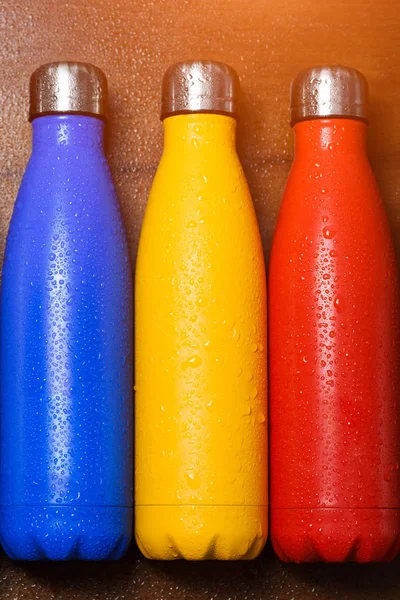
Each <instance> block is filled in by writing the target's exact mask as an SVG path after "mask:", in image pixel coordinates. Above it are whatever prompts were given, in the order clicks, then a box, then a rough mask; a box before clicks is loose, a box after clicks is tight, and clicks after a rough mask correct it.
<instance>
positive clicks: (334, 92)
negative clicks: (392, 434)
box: [290, 65, 368, 126]
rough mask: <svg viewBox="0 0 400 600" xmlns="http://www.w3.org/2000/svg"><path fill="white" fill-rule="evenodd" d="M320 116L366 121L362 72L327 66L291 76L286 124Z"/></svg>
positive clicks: (366, 94)
mask: <svg viewBox="0 0 400 600" xmlns="http://www.w3.org/2000/svg"><path fill="white" fill-rule="evenodd" d="M323 117H348V118H351V119H361V120H363V121H366V120H368V83H367V80H366V78H365V77H364V75H363V74H362V73H360V72H359V71H357V70H356V69H352V68H350V67H342V66H340V65H334V66H329V65H327V66H320V67H312V68H311V69H306V70H305V71H301V72H300V73H299V74H298V75H297V76H296V77H295V79H294V80H293V82H292V85H291V89H290V124H291V125H292V126H293V125H295V124H296V123H298V122H299V121H306V120H309V119H318V118H323Z"/></svg>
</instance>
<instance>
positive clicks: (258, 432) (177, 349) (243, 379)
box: [135, 61, 268, 560]
mask: <svg viewBox="0 0 400 600" xmlns="http://www.w3.org/2000/svg"><path fill="white" fill-rule="evenodd" d="M238 85H239V83H238V79H237V75H236V73H235V72H234V71H233V70H232V69H231V68H230V67H227V66H226V65H224V64H221V63H214V62H203V61H201V62H200V61H197V62H190V63H180V64H177V65H174V66H173V67H170V69H169V70H168V71H167V73H166V75H165V77H164V82H163V109H162V118H163V119H164V134H165V148H164V153H163V156H162V159H161V162H160V165H159V168H158V171H157V174H156V177H155V180H154V183H153V187H152V190H151V193H150V198H149V202H148V206H147V209H146V215H145V219H144V224H143V229H142V233H141V237H140V244H139V252H138V260H137V270H136V459H135V461H136V464H135V469H136V540H137V543H138V545H139V548H140V549H141V551H142V552H143V554H144V555H145V556H147V557H148V558H153V559H162V560H166V559H176V558H185V559H190V560H203V559H225V560H233V559H251V558H255V557H256V556H257V555H258V554H259V553H260V551H261V549H262V548H263V546H264V544H265V540H266V537H267V519H268V514H267V497H268V490H267V375H266V372H267V357H266V346H267V339H266V284H265V271H264V260H263V252H262V247H261V241H260V235H259V231H258V226H257V221H256V216H255V212H254V208H253V205H252V201H251V197H250V193H249V190H248V187H247V183H246V180H245V177H244V174H243V171H242V168H241V165H240V162H239V159H238V156H237V153H236V148H235V131H236V121H235V118H234V114H235V112H236V101H237V91H238Z"/></svg>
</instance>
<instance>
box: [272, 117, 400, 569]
mask: <svg viewBox="0 0 400 600" xmlns="http://www.w3.org/2000/svg"><path fill="white" fill-rule="evenodd" d="M294 129H295V136H296V146H295V157H294V162H293V167H292V170H291V172H290V175H289V179H288V183H287V186H286V190H285V193H284V196H283V200H282V204H281V209H280V213H279V217H278V223H277V226H276V230H275V235H274V239H273V244H272V252H271V262H270V272H269V360H270V465H271V475H270V477H271V509H272V512H271V537H272V541H273V544H274V546H275V547H276V549H277V551H278V553H279V555H280V556H281V557H286V558H287V559H289V560H296V561H299V562H301V561H305V560H307V561H312V560H321V559H323V560H337V561H343V560H357V561H361V562H365V561H378V560H385V559H388V558H389V557H393V555H394V552H395V550H396V548H397V547H398V546H399V544H400V541H399V535H400V470H399V463H400V436H399V409H400V397H399V383H400V345H399V343H400V329H399V327H400V322H399V289H398V280H397V269H396V262H395V256H394V249H393V244H392V240H391V237H390V231H389V227H388V223H387V220H386V215H385V211H384V207H383V204H382V201H381V198H380V196H379V192H378V189H377V186H376V183H375V179H374V176H373V174H372V171H371V167H370V165H369V162H368V159H367V154H366V129H367V126H366V125H365V124H364V123H363V122H361V121H356V120H350V119H317V120H314V121H305V122H301V123H298V124H297V125H296V126H295V128H294ZM322 507H324V508H322ZM316 509H318V510H316ZM374 509H378V510H374ZM394 509H396V510H394ZM346 511H349V512H350V514H347V513H346ZM294 513H296V514H294ZM289 524H290V526H289Z"/></svg>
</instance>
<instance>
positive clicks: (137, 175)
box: [0, 0, 400, 600]
mask: <svg viewBox="0 0 400 600" xmlns="http://www.w3.org/2000/svg"><path fill="white" fill-rule="evenodd" d="M190 58H206V59H217V60H223V61H225V62H227V63H229V64H231V65H232V66H233V67H235V68H236V69H237V71H238V73H239V75H240V78H241V82H242V87H243V90H244V101H243V108H242V119H241V122H240V128H239V150H240V155H241V158H242V161H243V165H244V168H245V171H246V174H247V177H248V180H249V183H250V187H251V190H252V193H253V198H254V202H255V206H256V210H257V215H258V219H259V223H260V228H261V232H262V236H263V242H264V248H265V254H266V258H267V259H268V254H269V249H270V244H271V235H272V232H273V229H274V225H275V221H276V217H277V212H278V209H279V203H280V198H281V195H282V190H283V186H284V184H285V180H286V177H287V174H288V170H289V167H290V163H291V160H292V133H291V130H290V128H289V125H288V93H289V84H290V81H291V79H292V78H293V76H294V75H295V74H296V73H297V71H299V70H300V69H303V68H305V67H307V66H311V65H315V64H321V63H342V64H347V65H351V66H353V67H356V68H358V69H360V70H361V71H362V72H363V73H364V74H365V75H366V76H367V78H368V80H369V83H370V91H371V105H372V111H371V113H372V114H371V117H372V118H371V126H370V138H369V149H370V156H371V160H372V163H373V166H374V169H375V172H376V175H377V178H378V182H379V185H380V188H381V191H382V194H383V197H384V202H385V205H386V209H387V212H388V215H389V219H390V223H391V227H392V231H393V235H394V239H395V243H396V249H397V253H398V255H399V253H400V165H398V164H397V163H398V160H399V158H400V153H399V151H398V150H397V148H400V116H399V113H400V110H399V109H400V11H399V6H398V2H397V0H380V1H379V2H378V1H375V0H347V1H346V0H281V1H280V2H278V1H277V0H275V1H274V0H264V1H263V0H224V1H222V0H198V1H197V2H194V1H192V0H159V1H157V0H153V1H146V0H137V1H136V2H134V1H133V0H131V1H129V0H119V1H118V0H117V1H113V0H70V1H69V2H63V1H61V0H15V1H13V0H9V1H7V0H0V189H1V195H0V211H1V221H0V253H1V254H2V252H3V249H4V243H5V237H6V232H7V228H8V222H9V219H10V216H11V212H12V208H13V202H14V199H15V196H16V193H17V189H18V186H19V183H20V180H21V176H22V174H23V171H24V168H25V164H26V161H27V159H28V156H29V152H30V126H29V123H28V122H27V110H28V81H29V76H30V74H31V72H32V71H33V70H34V69H35V68H36V67H37V66H39V65H40V64H42V63H45V62H50V61H55V60H66V59H69V60H81V61H89V62H93V63H94V64H96V65H98V66H99V67H101V68H102V69H103V70H104V71H105V72H106V74H107V76H108V79H109V86H110V96H111V99H110V100H111V118H110V126H109V130H108V133H109V135H108V142H107V149H108V155H109V158H110V162H111V167H112V171H113V175H114V179H115V182H116V184H117V189H118V193H119V197H120V200H121V204H122V208H123V213H124V217H125V221H126V226H127V229H128V234H129V241H130V249H131V254H132V260H134V259H135V255H136V248H137V243H138V236H139V231H140V227H141V222H142V217H143V212H144V208H145V205H146V199H147V195H148V191H149V188H150V184H151V181H152V178H153V176H154V172H155V169H156V167H157V163H158V160H159V158H160V154H161V148H162V127H161V124H160V122H159V120H158V113H159V103H160V80H161V77H162V74H163V72H164V70H165V69H166V67H167V66H168V65H169V64H170V63H171V62H175V61H178V60H184V59H190ZM399 435H400V432H399ZM0 597H1V598H2V599H4V600H6V599H18V600H19V599H25V598H27V599H28V598H29V599H31V598H32V599H36V598H38V599H46V600H50V599H51V598H60V599H68V600H73V599H74V598H80V599H94V598H100V599H101V600H111V599H114V600H117V599H119V600H123V599H125V600H128V599H142V598H148V599H150V598H151V599H153V600H162V599H172V600H192V599H193V600H203V599H204V600H206V599H207V600H211V599H215V600H216V599H218V600H220V599H221V600H228V599H229V598H230V599H232V600H252V599H255V600H256V599H268V600H311V599H316V598H323V599H325V600H328V599H329V600H337V599H339V600H356V599H357V600H358V599H360V600H361V599H362V600H368V599H372V598H374V599H377V600H395V599H396V600H398V599H400V561H399V560H397V561H395V562H394V563H392V564H391V565H373V566H358V565H331V566H327V565H305V566H296V565H283V564H281V563H279V561H278V560H277V559H276V558H275V557H274V555H273V553H272V550H271V549H270V547H267V549H266V551H265V552H264V553H263V555H262V556H261V557H260V558H259V559H258V560H256V561H254V562H252V563H239V564H237V563H236V564H234V563H226V564H220V563H210V564H204V563H203V564H185V563H170V564H168V563H150V562H148V561H146V560H144V559H143V558H141V557H140V555H139V553H138V551H137V550H136V549H135V548H132V550H131V552H130V554H129V555H128V556H127V558H126V559H124V561H122V562H120V563H116V564H106V565H104V564H89V565H88V564H79V565H78V564H60V565H46V564H43V565H40V564H13V563H11V561H9V560H8V559H6V558H5V557H3V558H2V567H1V570H0Z"/></svg>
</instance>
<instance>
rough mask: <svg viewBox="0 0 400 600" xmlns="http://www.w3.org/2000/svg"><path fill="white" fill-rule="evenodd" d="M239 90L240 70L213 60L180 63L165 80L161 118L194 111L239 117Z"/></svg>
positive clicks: (166, 74) (167, 72)
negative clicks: (237, 70)
mask: <svg viewBox="0 0 400 600" xmlns="http://www.w3.org/2000/svg"><path fill="white" fill-rule="evenodd" d="M239 90H240V84H239V78H238V76H237V73H236V71H235V70H234V69H232V67H229V66H228V65H226V64H224V63H221V62H214V61H211V60H193V61H187V62H180V63H176V64H174V65H171V66H170V67H169V68H168V69H167V71H166V73H165V75H164V78H163V83H162V103H161V119H165V118H166V117H170V116H171V115H174V114H185V113H192V112H193V113H196V112H205V113H207V112H208V113H220V114H226V115H231V116H235V117H236V116H237V112H238V97H239Z"/></svg>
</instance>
